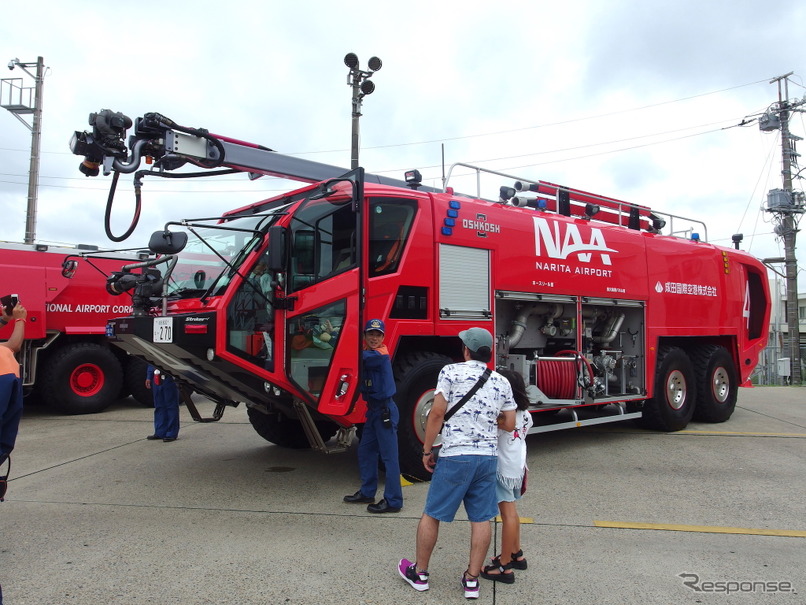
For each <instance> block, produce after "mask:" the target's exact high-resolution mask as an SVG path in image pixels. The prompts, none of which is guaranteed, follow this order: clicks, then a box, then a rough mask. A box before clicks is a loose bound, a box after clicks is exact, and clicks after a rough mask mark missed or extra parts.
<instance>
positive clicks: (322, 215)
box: [283, 182, 362, 421]
mask: <svg viewBox="0 0 806 605" xmlns="http://www.w3.org/2000/svg"><path fill="white" fill-rule="evenodd" d="M340 183H341V182H340ZM342 184H344V183H342ZM358 189H360V187H356V186H355V183H353V182H348V183H346V187H339V192H337V193H336V194H334V195H330V196H329V197H324V198H321V199H309V200H306V201H305V202H303V203H302V204H301V205H300V206H299V208H298V209H297V210H296V211H295V213H294V216H293V217H292V218H291V219H290V221H289V229H288V235H287V237H288V238H289V242H288V246H289V251H290V254H289V256H288V263H287V272H286V278H285V279H286V283H285V284H284V290H285V295H286V302H285V304H283V320H284V330H285V334H284V339H285V347H284V349H285V359H284V363H285V368H286V376H287V378H288V380H289V381H290V382H291V383H292V385H294V386H295V387H296V389H297V390H298V391H299V392H300V393H301V394H302V398H303V399H305V400H306V401H307V402H308V404H309V405H311V407H313V408H315V409H317V410H318V411H320V412H321V413H323V414H329V415H333V416H347V415H348V414H349V412H350V411H351V410H352V409H353V404H354V402H355V400H356V398H357V395H358V383H359V371H360V368H359V360H360V351H361V341H360V337H361V336H360V329H359V327H358V326H360V321H361V308H360V305H361V300H360V296H359V283H360V278H359V270H360V269H359V264H360V263H359V262H358V259H359V258H360V257H361V256H360V253H359V249H360V231H359V229H358V225H360V220H361V219H360V215H361V213H360V207H359V204H357V203H356V202H355V195H354V194H355V193H356V192H357V190H358ZM345 191H347V192H348V195H346V194H345V193H344V192H345ZM358 420H359V421H360V420H362V419H358Z"/></svg>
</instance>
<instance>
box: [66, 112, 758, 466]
mask: <svg viewBox="0 0 806 605" xmlns="http://www.w3.org/2000/svg"><path fill="white" fill-rule="evenodd" d="M107 112H108V110H107ZM93 115H94V116H95V117H96V120H95V122H93V121H92V118H91V122H90V123H91V124H94V126H95V127H94V129H93V131H92V132H77V133H76V135H75V136H74V139H73V141H72V145H71V148H72V149H73V152H74V153H76V154H77V155H82V156H85V159H84V163H83V165H82V166H83V168H82V170H83V171H85V172H87V173H93V172H94V173H97V172H98V171H99V170H100V168H101V166H102V167H103V171H104V172H105V173H111V172H114V173H115V177H117V175H118V174H120V173H132V172H135V171H137V170H138V168H139V165H140V162H141V160H143V159H146V158H147V159H148V161H149V162H151V168H150V170H148V171H140V172H137V176H136V179H135V182H136V184H137V192H138V201H139V193H140V185H141V183H140V182H139V181H140V179H141V178H142V176H144V175H149V176H167V175H168V174H169V173H170V171H171V170H174V169H176V168H178V167H180V166H182V165H188V164H189V165H192V166H195V167H196V168H198V169H199V170H198V171H197V172H195V173H194V172H190V173H185V174H184V176H188V175H190V174H199V175H202V174H209V171H210V170H214V169H219V170H220V171H221V172H226V173H231V172H232V171H241V172H246V173H248V174H249V175H250V178H257V177H259V176H261V175H280V176H284V177H286V178H291V179H296V180H300V181H304V182H308V183H309V184H308V185H306V186H304V187H302V188H300V189H297V190H295V191H291V192H289V193H287V194H284V195H280V196H278V197H275V198H272V199H268V200H264V201H259V202H256V203H254V204H252V205H249V206H246V207H243V208H239V209H236V210H233V211H231V212H228V213H227V214H226V215H225V216H223V217H220V218H217V219H215V220H210V219H195V220H194V219H185V220H182V221H178V222H176V223H169V224H168V225H166V226H165V229H164V230H161V231H157V232H156V233H154V235H153V236H152V239H151V242H150V248H151V250H152V251H153V252H155V253H159V254H162V255H163V256H162V257H160V258H158V259H156V260H154V261H149V262H150V263H151V264H150V266H149V268H148V269H144V271H143V275H145V274H146V273H148V272H151V273H152V274H153V275H152V277H151V278H149V279H151V281H152V282H159V283H161V282H160V280H163V281H164V283H161V287H162V290H161V291H158V289H155V288H154V287H152V286H151V285H149V284H142V285H141V283H140V282H142V280H144V279H146V278H145V277H141V278H133V277H132V276H131V274H130V269H129V268H126V267H124V268H123V269H122V270H121V271H120V272H118V273H117V274H115V275H113V276H112V277H111V278H110V283H112V284H116V285H115V288H117V289H118V290H120V291H133V292H134V293H135V297H134V299H135V301H136V302H135V304H134V310H133V313H132V315H130V316H127V317H124V318H121V319H115V320H112V321H110V332H111V333H112V334H113V338H114V342H115V344H116V345H118V346H119V347H121V348H122V349H124V350H125V351H127V352H128V353H130V354H132V355H135V356H138V357H142V358H143V359H146V360H148V361H149V362H151V363H153V364H155V365H156V366H158V367H160V368H162V369H163V370H164V371H166V372H168V373H170V374H172V375H174V376H176V377H177V378H178V380H179V381H180V382H181V384H182V385H183V387H184V392H185V394H186V395H187V394H188V393H189V392H190V391H195V392H198V393H201V394H203V395H204V396H206V397H208V398H209V399H211V400H213V401H214V402H216V404H217V406H216V411H215V414H214V416H213V419H216V418H219V417H220V416H221V414H222V413H223V410H224V408H225V407H226V406H234V405H238V404H239V403H240V402H243V403H245V404H246V406H247V411H248V416H249V419H250V421H251V423H252V425H253V426H254V428H255V430H256V431H257V432H258V433H259V434H260V435H261V436H262V437H264V438H265V439H267V440H269V441H271V442H273V443H276V444H280V445H284V446H290V447H306V446H308V445H310V446H313V447H317V448H319V449H322V450H334V449H338V448H343V447H345V446H347V445H349V444H350V443H351V442H352V439H353V433H354V427H355V425H357V424H360V423H361V422H362V421H363V420H364V413H365V404H364V402H363V400H362V399H361V398H360V394H359V389H358V385H359V383H360V373H361V369H360V350H361V337H362V334H361V328H362V326H363V324H364V321H365V320H366V319H368V318H372V317H381V318H383V319H384V320H385V322H386V343H387V344H388V346H389V350H390V351H391V352H392V356H393V366H394V371H395V377H396V381H397V395H396V401H397V403H398V405H399V406H400V409H401V424H400V427H399V440H400V458H401V468H402V469H403V470H404V472H406V473H410V474H412V475H415V476H421V475H422V474H423V472H422V468H421V456H420V452H421V449H422V439H423V435H424V427H425V419H426V417H427V414H428V411H429V409H430V406H431V403H432V400H433V390H434V387H435V383H436V378H437V374H438V372H439V371H440V369H441V368H442V367H443V366H444V365H445V364H447V363H451V362H453V361H456V360H457V358H458V356H459V354H460V342H459V340H458V338H457V334H458V332H459V331H460V330H463V329H466V328H469V327H472V326H481V327H484V328H486V329H488V330H489V331H490V332H491V333H492V334H493V335H494V338H495V342H496V345H495V352H494V353H495V354H494V364H495V365H496V366H497V367H510V368H514V369H516V370H518V371H519V372H521V373H522V375H523V376H524V377H525V379H526V381H527V384H528V385H529V395H530V399H531V402H532V406H531V408H530V409H531V411H532V412H533V414H534V416H535V421H536V422H535V427H534V429H533V430H534V431H536V432H537V431H548V430H556V429H560V428H571V427H579V426H588V425H593V424H600V423H604V422H613V421H619V420H626V419H634V420H636V421H639V422H640V423H642V424H644V425H645V426H647V427H649V428H652V429H658V430H664V431H674V430H679V429H682V428H683V427H685V426H686V425H687V424H688V423H689V421H690V420H691V419H692V418H693V417H694V418H697V419H701V420H704V421H710V422H721V421H724V420H727V419H728V418H729V417H730V416H731V414H732V412H733V409H734V406H735V403H736V397H737V388H738V387H739V386H740V385H741V384H743V383H747V382H749V378H750V374H751V372H752V370H753V368H754V367H755V366H756V364H757V362H758V358H759V353H760V352H761V351H762V350H763V349H764V346H765V344H766V341H767V325H768V321H769V313H770V305H769V291H768V286H767V279H766V271H765V268H764V266H763V265H762V264H761V263H760V262H759V261H758V260H757V259H755V258H753V257H752V256H750V255H749V254H747V253H745V252H742V251H740V250H738V249H733V248H720V247H718V246H714V245H711V244H709V243H707V241H706V240H707V237H705V236H706V233H705V227H704V226H703V225H700V227H698V231H697V233H691V232H690V230H688V229H687V230H686V231H689V233H690V235H689V236H687V237H676V236H673V235H671V233H673V232H675V229H674V228H673V227H672V224H673V223H675V222H677V224H680V223H681V222H682V223H683V224H685V225H690V224H691V223H692V222H691V221H689V220H688V219H682V218H681V217H677V216H673V215H668V214H662V213H660V212H656V211H652V210H650V209H649V208H647V207H645V206H641V205H637V204H631V203H627V202H622V201H618V200H616V199H613V198H608V197H604V196H599V195H594V194H590V193H586V192H583V191H579V190H576V189H573V188H570V187H563V186H558V185H555V184H552V183H548V182H544V181H537V180H524V179H518V180H517V182H514V181H515V178H514V177H510V176H509V175H505V174H500V173H495V174H496V175H497V176H500V178H501V179H502V180H506V181H507V184H506V185H505V186H503V187H501V189H500V191H498V192H496V194H497V195H496V198H495V199H492V200H487V199H482V198H481V197H480V192H479V193H477V194H476V195H462V194H459V193H457V192H455V191H454V190H453V189H452V188H450V187H446V188H445V189H444V190H437V189H432V188H428V187H424V186H422V185H421V183H420V179H419V174H418V173H417V171H412V172H411V173H407V175H406V180H405V181H397V180H394V179H389V178H386V177H381V176H375V175H368V174H364V171H363V169H360V168H359V169H356V170H353V171H351V172H346V173H345V171H344V170H343V169H340V168H337V167H333V166H327V165H323V164H318V163H314V162H310V161H305V160H300V159H296V158H292V157H288V156H283V155H281V154H278V153H275V152H273V151H271V150H269V149H266V148H264V147H260V146H257V145H252V144H248V143H244V142H242V141H237V140H234V139H230V138H227V137H223V136H218V135H213V134H211V133H209V132H208V131H206V130H197V129H191V128H185V127H181V126H178V125H177V124H175V123H174V122H172V121H170V120H168V119H167V118H164V117H163V116H161V115H159V114H146V115H145V116H143V117H142V118H138V119H137V120H136V121H135V122H134V134H133V135H132V136H131V137H130V138H129V147H128V148H127V147H126V145H125V144H124V140H125V134H126V130H127V129H128V128H129V126H131V125H132V123H133V122H132V121H131V120H129V119H128V118H125V119H122V118H120V117H118V119H117V121H114V120H113V119H112V117H114V116H121V115H122V114H113V113H112V112H108V114H107V115H108V117H109V118H110V119H108V120H103V121H102V122H103V124H104V127H103V128H99V126H98V124H99V120H98V119H97V117H98V115H97V114H93ZM124 117H125V116H124ZM464 169H465V170H474V171H476V170H478V171H480V170H481V169H476V168H472V167H464ZM449 178H450V173H449ZM111 199H112V196H111V195H110V202H111ZM694 223H695V224H697V223H696V221H694ZM172 226H173V227H175V228H173V229H172V228H171V227H172ZM664 229H668V230H669V234H664V233H663V230H664ZM678 231H679V230H678ZM186 401H188V402H189V401H190V400H189V397H186ZM189 407H190V403H189ZM191 411H194V410H193V409H192V408H191ZM196 417H197V418H200V417H199V416H198V413H196ZM334 435H337V439H336V441H335V443H334V442H330V443H328V441H329V439H330V438H331V437H333V436H334Z"/></svg>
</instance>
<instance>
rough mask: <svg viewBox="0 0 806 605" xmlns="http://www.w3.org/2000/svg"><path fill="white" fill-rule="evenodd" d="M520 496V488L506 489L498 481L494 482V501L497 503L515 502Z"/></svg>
mask: <svg viewBox="0 0 806 605" xmlns="http://www.w3.org/2000/svg"><path fill="white" fill-rule="evenodd" d="M522 497H523V496H521V486H520V485H519V486H518V487H506V486H504V485H501V482H500V481H496V482H495V499H496V500H498V501H499V502H517V501H518V500H520V499H521V498H522Z"/></svg>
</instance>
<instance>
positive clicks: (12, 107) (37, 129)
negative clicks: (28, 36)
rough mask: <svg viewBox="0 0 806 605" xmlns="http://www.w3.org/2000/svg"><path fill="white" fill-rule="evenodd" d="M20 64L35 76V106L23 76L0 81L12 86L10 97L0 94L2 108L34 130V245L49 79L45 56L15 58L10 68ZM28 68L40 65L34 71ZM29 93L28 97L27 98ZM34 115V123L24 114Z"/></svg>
mask: <svg viewBox="0 0 806 605" xmlns="http://www.w3.org/2000/svg"><path fill="white" fill-rule="evenodd" d="M15 67H19V68H20V69H22V71H24V72H25V73H26V74H28V75H29V76H31V77H32V78H33V79H34V83H35V84H34V102H33V105H31V99H30V90H31V89H30V87H23V86H22V84H21V82H22V80H21V79H19V78H6V79H3V80H2V81H0V84H1V86H0V88H3V89H5V88H6V86H8V96H6V92H5V90H4V91H3V93H2V94H0V96H1V97H2V99H3V100H2V101H1V102H0V107H3V108H4V109H7V110H8V111H10V112H11V113H12V114H14V117H15V118H17V119H18V120H19V121H20V122H22V123H23V124H24V125H25V127H26V128H27V129H28V130H30V131H31V164H30V170H29V172H28V211H27V214H26V219H25V243H26V244H33V243H34V239H36V205H37V197H38V191H39V158H40V151H39V150H40V139H41V138H42V85H43V83H44V79H45V62H44V59H43V58H42V57H37V60H36V63H23V62H22V61H20V60H19V59H11V61H9V62H8V69H9V70H13V69H14V68H15ZM28 68H36V71H35V72H34V73H32V72H30V71H28ZM26 93H28V94H27V98H25V97H26ZM23 114H32V116H33V117H32V122H31V124H28V122H26V121H25V120H24V119H23V118H21V117H20V116H21V115H23Z"/></svg>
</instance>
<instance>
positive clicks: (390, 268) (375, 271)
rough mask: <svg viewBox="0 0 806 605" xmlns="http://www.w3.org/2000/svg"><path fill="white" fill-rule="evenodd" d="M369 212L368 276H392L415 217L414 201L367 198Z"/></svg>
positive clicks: (398, 263) (415, 202) (415, 205)
mask: <svg viewBox="0 0 806 605" xmlns="http://www.w3.org/2000/svg"><path fill="white" fill-rule="evenodd" d="M369 212H370V216H369V276H370V277H377V276H379V275H388V274H389V273H394V272H395V271H397V268H398V266H399V265H400V259H401V257H402V256H403V250H404V249H405V247H406V243H407V241H408V237H409V233H410V232H411V226H412V223H413V222H414V217H415V216H416V215H417V201H416V200H411V199H401V198H391V197H378V198H371V199H370V203H369Z"/></svg>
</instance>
